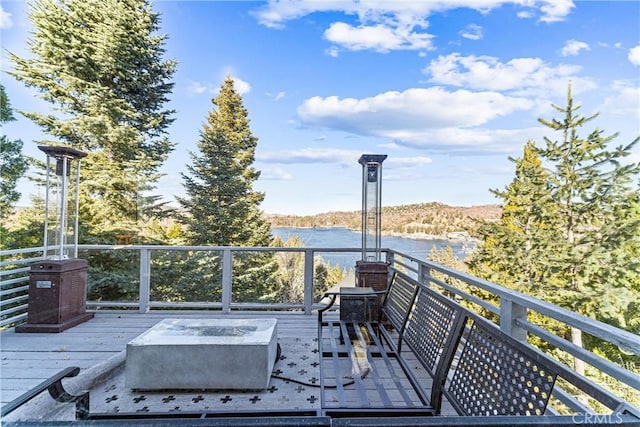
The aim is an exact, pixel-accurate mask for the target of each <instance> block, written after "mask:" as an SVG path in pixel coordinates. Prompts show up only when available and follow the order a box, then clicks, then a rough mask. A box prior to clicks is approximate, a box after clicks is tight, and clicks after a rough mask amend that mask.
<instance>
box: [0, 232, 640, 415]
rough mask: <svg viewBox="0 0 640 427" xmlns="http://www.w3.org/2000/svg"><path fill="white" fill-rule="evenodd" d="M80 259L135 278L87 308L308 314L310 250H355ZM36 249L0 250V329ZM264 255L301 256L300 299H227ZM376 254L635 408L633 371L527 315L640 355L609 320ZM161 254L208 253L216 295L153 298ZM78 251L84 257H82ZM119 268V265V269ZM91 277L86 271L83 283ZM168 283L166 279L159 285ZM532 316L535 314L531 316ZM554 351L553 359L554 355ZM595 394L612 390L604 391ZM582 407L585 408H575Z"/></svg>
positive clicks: (192, 249) (15, 307) (563, 395)
mask: <svg viewBox="0 0 640 427" xmlns="http://www.w3.org/2000/svg"><path fill="white" fill-rule="evenodd" d="M79 249H80V251H81V255H80V257H81V258H84V257H85V256H86V257H87V258H88V257H91V256H92V254H95V253H101V254H104V253H105V252H106V253H112V254H113V253H122V251H124V252H126V253H128V254H130V257H129V258H130V259H129V262H131V264H130V265H129V268H130V270H131V271H135V272H137V275H135V280H134V281H135V282H137V283H136V284H137V290H136V291H135V294H136V296H137V298H135V297H134V298H133V299H128V300H115V301H106V300H89V301H88V302H87V306H88V308H92V309H114V308H121V309H129V310H131V309H133V310H138V311H139V312H142V313H144V312H148V311H151V310H158V309H213V310H219V311H221V312H223V313H229V312H231V311H232V310H271V311H277V310H298V311H303V312H304V313H305V314H311V313H312V311H313V310H314V309H316V308H318V307H319V304H318V302H314V298H313V295H314V286H315V284H314V271H315V267H316V265H317V263H318V262H319V260H318V256H322V255H324V254H331V255H336V254H343V255H347V256H353V257H354V258H355V257H356V255H357V254H358V253H360V251H361V249H360V248H320V247H301V248H289V247H252V248H247V247H214V246H155V245H128V246H114V245H80V246H79ZM42 250H43V248H30V249H20V250H12V251H2V252H0V268H1V271H0V298H1V300H0V327H5V328H6V327H8V326H11V325H15V324H17V323H20V322H23V321H25V320H26V317H27V314H26V313H27V307H28V281H29V270H30V268H29V265H30V264H31V263H33V262H35V261H40V260H44V259H45V257H44V254H43V253H42ZM265 252H266V253H271V254H274V255H275V254H286V253H289V254H299V255H300V256H302V257H303V261H302V265H303V268H301V271H300V272H299V274H302V278H301V281H302V283H303V288H304V297H303V301H301V302H281V303H272V302H261V301H234V297H233V295H234V294H233V277H234V274H238V272H234V271H233V261H234V258H235V257H240V256H242V254H244V253H265ZM382 252H383V254H384V255H385V256H386V260H387V262H388V263H389V266H390V268H391V269H398V270H401V271H404V272H405V273H407V274H409V275H411V276H413V277H414V278H416V279H417V280H419V281H420V282H422V283H424V284H427V285H428V286H430V287H432V288H434V289H437V290H439V291H440V292H442V293H444V294H446V295H448V296H449V297H451V298H454V299H456V300H457V301H458V302H460V303H462V304H464V305H467V306H469V307H472V308H473V309H474V311H476V312H479V313H481V314H483V315H484V316H485V317H489V318H491V319H492V320H494V321H495V322H496V323H498V324H499V326H500V328H501V329H502V330H503V331H505V332H506V333H507V334H509V335H511V336H514V337H516V338H517V339H519V340H522V341H532V340H535V341H536V342H538V343H540V342H542V343H543V344H544V345H545V346H547V347H548V348H552V349H555V351H557V352H558V353H557V354H561V355H565V358H567V359H569V358H576V359H579V360H582V361H584V363H586V364H587V365H589V367H590V368H589V369H595V370H597V371H598V372H599V373H600V374H601V375H602V376H604V377H606V378H608V379H610V380H611V381H613V382H619V383H622V384H625V386H624V387H626V389H627V395H628V396H630V398H627V399H626V400H628V401H631V402H632V403H633V404H634V405H635V406H640V403H638V402H640V375H638V374H637V373H636V372H633V371H631V370H629V369H627V368H626V367H625V366H624V363H622V362H621V363H613V362H611V361H609V360H607V359H605V358H603V357H601V356H599V355H597V354H595V353H592V352H590V351H588V350H586V349H584V348H582V347H580V346H577V345H575V344H573V343H572V342H571V341H570V340H567V339H565V338H563V337H562V336H559V335H558V334H557V331H554V330H553V329H552V328H549V327H547V326H546V324H544V322H543V323H534V322H532V321H531V319H532V317H535V318H536V319H538V318H544V319H550V320H551V321H552V322H555V323H556V324H559V325H563V326H564V327H570V328H575V329H578V330H580V331H582V332H583V333H584V334H588V335H590V336H591V337H595V338H597V339H600V340H602V342H603V343H609V344H612V345H614V346H616V347H617V348H618V349H620V355H621V356H620V360H621V361H622V360H624V359H625V357H628V356H629V355H635V356H636V357H637V356H640V336H638V335H636V334H633V333H631V332H628V331H625V330H622V329H619V328H616V327H613V326H610V325H608V324H605V323H602V322H600V321H597V320H595V319H592V318H589V317H586V316H583V315H581V314H579V313H576V312H573V311H570V310H566V309H564V308H561V307H559V306H556V305H553V304H550V303H547V302H545V301H542V300H539V299H537V298H533V297H531V296H528V295H525V294H522V293H520V292H517V291H513V290H510V289H508V288H505V287H503V286H499V285H497V284H495V283H491V282H488V281H486V280H482V279H479V278H477V277H474V276H471V275H469V274H466V273H463V272H460V271H456V270H453V269H450V268H447V267H444V266H441V265H438V264H435V263H432V262H429V261H426V260H421V259H417V258H415V257H412V256H411V255H407V254H404V253H400V252H397V251H394V250H392V249H383V250H382ZM163 253H171V254H177V253H181V254H182V255H184V256H186V257H187V258H188V257H190V256H195V255H194V254H207V255H208V256H210V257H211V259H215V260H216V262H217V263H218V264H217V268H218V269H220V270H221V274H220V275H219V276H216V277H218V278H219V280H220V282H219V283H217V284H216V286H217V287H218V288H219V290H220V292H219V295H220V298H219V299H218V300H217V301H170V300H157V299H154V297H153V295H154V289H155V287H157V286H158V283H160V282H162V281H163V278H162V277H158V276H159V275H160V273H156V271H155V270H156V269H157V267H156V264H155V262H156V260H157V259H158V258H160V257H161V254H163ZM83 255H85V256H83ZM124 268H127V267H124ZM97 279H98V278H93V277H91V275H90V278H89V282H90V286H91V284H92V282H95V281H96V280H97ZM164 285H166V286H169V287H170V286H171V283H168V284H164ZM533 314H535V316H532V315H533ZM557 354H556V357H557ZM602 390H603V393H610V394H612V393H614V392H613V391H608V390H606V384H605V385H602ZM558 396H559V399H560V400H561V401H562V402H563V403H564V404H565V405H567V406H568V407H572V408H577V407H579V406H580V405H581V402H579V400H577V399H576V398H574V397H573V396H571V395H570V393H569V392H564V391H562V390H560V391H559V393H558ZM582 409H585V410H586V409H587V408H585V407H583V408H582Z"/></svg>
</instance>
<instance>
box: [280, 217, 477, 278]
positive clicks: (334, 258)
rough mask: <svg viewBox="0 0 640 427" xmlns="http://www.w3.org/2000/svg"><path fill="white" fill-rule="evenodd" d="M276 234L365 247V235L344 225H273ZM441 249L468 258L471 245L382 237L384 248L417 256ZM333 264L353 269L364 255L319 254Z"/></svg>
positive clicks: (304, 240)
mask: <svg viewBox="0 0 640 427" xmlns="http://www.w3.org/2000/svg"><path fill="white" fill-rule="evenodd" d="M271 231H272V232H273V235H274V236H278V237H280V238H281V239H282V240H284V241H286V240H287V239H288V238H289V237H292V236H300V238H301V239H302V243H303V244H304V246H306V247H322V248H360V247H362V234H361V233H360V232H359V231H352V230H349V229H347V228H344V227H326V228H325V227H316V228H272V229H271ZM434 246H435V247H436V249H442V248H444V247H446V246H451V249H453V254H454V255H455V256H456V257H457V258H459V259H463V258H465V253H466V252H465V251H468V250H469V249H470V248H469V246H468V244H464V243H462V242H457V241H451V240H446V239H409V238H406V237H397V236H382V247H383V248H390V249H395V250H397V251H399V252H403V253H405V254H407V255H411V256H414V257H416V258H418V259H422V260H426V259H427V257H428V255H429V253H430V252H431V248H433V247H434ZM320 255H321V256H322V258H324V259H325V260H326V261H328V262H329V263H331V265H336V264H337V265H340V266H341V267H342V268H344V269H346V270H349V269H351V268H353V267H354V266H355V264H356V261H357V260H360V259H361V258H362V256H361V254H360V253H359V252H358V253H345V254H331V255H328V254H320Z"/></svg>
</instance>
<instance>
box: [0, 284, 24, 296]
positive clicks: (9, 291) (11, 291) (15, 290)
mask: <svg viewBox="0 0 640 427" xmlns="http://www.w3.org/2000/svg"><path fill="white" fill-rule="evenodd" d="M28 290H29V286H28V285H27V286H20V287H18V288H11V289H5V290H4V291H0V297H4V296H5V295H13V294H17V293H18V292H24V291H28Z"/></svg>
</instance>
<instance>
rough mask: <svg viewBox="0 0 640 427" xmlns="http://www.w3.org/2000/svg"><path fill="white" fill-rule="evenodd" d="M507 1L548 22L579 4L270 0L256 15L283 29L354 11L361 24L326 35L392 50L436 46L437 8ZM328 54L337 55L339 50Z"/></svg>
mask: <svg viewBox="0 0 640 427" xmlns="http://www.w3.org/2000/svg"><path fill="white" fill-rule="evenodd" d="M507 3H512V4H515V5H517V6H520V7H521V8H524V9H519V10H518V11H517V12H516V13H517V14H518V16H519V17H533V16H535V15H536V14H534V13H533V11H538V15H541V16H540V18H539V19H540V20H541V21H543V22H556V21H561V20H563V19H564V18H565V16H567V15H568V14H569V13H570V11H571V9H572V8H573V7H574V5H573V2H572V1H571V0H456V1H447V0H435V1H387V2H382V1H376V0H331V1H326V0H315V1H300V0H269V1H268V2H267V4H266V5H265V6H263V7H260V8H258V9H257V10H256V11H254V12H253V13H252V14H253V15H254V16H255V17H256V18H257V19H258V22H260V23H261V24H262V25H265V26H267V27H270V28H283V27H284V25H285V23H286V22H287V21H291V20H295V19H299V18H302V17H304V16H307V15H310V14H313V13H318V12H342V13H344V14H346V15H355V16H356V17H357V20H358V25H351V24H348V23H345V22H333V23H331V24H330V25H329V27H328V28H327V29H326V30H325V33H324V36H325V38H326V39H327V40H329V41H331V42H333V43H336V44H338V45H340V46H341V47H344V48H345V49H348V50H364V49H373V50H375V51H378V52H388V51H389V50H392V49H403V50H406V49H425V48H426V49H432V48H433V46H432V38H433V36H432V35H430V34H428V33H426V32H424V29H425V28H427V27H428V22H427V19H428V18H429V17H430V16H431V15H433V14H434V13H437V12H446V11H448V10H453V9H459V8H469V9H473V10H477V11H479V12H481V13H488V12H490V11H491V10H492V9H494V8H497V7H500V6H502V5H504V4H507ZM477 30H478V29H477V28H475V29H474V28H470V30H467V31H464V32H463V37H467V38H472V39H477V38H478V37H481V36H482V34H481V33H478V31H477ZM474 37H475V38H474ZM327 53H328V54H329V55H331V56H335V55H337V51H334V50H331V51H328V52H327Z"/></svg>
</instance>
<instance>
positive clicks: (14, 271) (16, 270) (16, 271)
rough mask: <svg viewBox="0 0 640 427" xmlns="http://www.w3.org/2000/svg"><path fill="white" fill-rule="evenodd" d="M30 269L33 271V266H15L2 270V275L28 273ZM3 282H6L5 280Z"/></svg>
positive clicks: (0, 273) (0, 275) (0, 272)
mask: <svg viewBox="0 0 640 427" xmlns="http://www.w3.org/2000/svg"><path fill="white" fill-rule="evenodd" d="M10 264H13V263H10ZM7 265H9V264H7ZM29 271H31V267H22V268H13V269H11V270H4V271H0V277H3V276H11V275H13V274H20V273H27V272H29ZM2 283H3V284H4V283H6V282H4V281H3V282H2Z"/></svg>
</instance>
